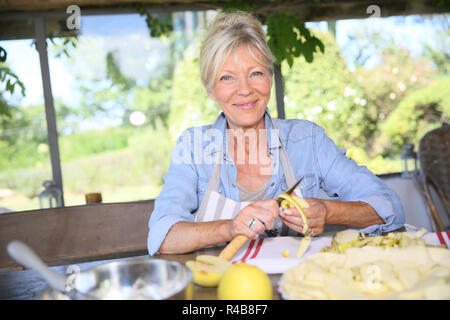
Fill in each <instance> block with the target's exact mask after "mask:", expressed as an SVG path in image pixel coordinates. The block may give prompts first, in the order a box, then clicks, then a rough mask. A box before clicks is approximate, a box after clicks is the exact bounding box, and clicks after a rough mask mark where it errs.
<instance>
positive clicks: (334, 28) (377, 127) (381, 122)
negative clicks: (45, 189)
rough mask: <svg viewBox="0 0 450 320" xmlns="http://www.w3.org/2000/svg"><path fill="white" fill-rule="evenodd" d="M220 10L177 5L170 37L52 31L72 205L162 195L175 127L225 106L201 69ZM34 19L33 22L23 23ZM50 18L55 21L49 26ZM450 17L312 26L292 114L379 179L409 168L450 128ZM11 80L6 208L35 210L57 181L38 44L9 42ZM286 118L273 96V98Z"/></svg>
mask: <svg viewBox="0 0 450 320" xmlns="http://www.w3.org/2000/svg"><path fill="white" fill-rule="evenodd" d="M213 16H214V12H209V11H201V12H194V11H193V12H173V13H170V14H165V15H164V14H162V15H161V17H160V18H162V19H163V20H164V19H166V20H170V21H171V22H172V24H173V31H171V32H169V33H167V34H164V35H163V36H152V34H150V32H149V29H148V27H147V24H146V21H145V17H144V16H142V15H139V14H121V15H102V16H95V15H92V16H86V17H83V18H82V20H81V29H80V32H79V33H78V34H77V36H76V37H75V36H74V37H70V36H69V37H67V36H65V37H62V36H60V35H58V34H57V33H56V34H50V35H49V39H48V41H47V43H48V54H49V64H50V76H51V82H52V90H53V97H54V103H55V110H56V118H57V129H58V133H59V138H58V139H59V150H60V159H61V167H62V177H63V186H64V199H65V205H66V206H67V205H79V204H84V203H85V198H84V195H85V194H86V193H89V192H101V193H102V196H103V202H122V201H135V200H147V199H154V198H156V197H157V196H158V194H159V192H160V189H161V186H162V184H163V182H164V180H163V177H164V174H165V173H166V172H167V168H168V165H169V159H170V151H171V149H172V148H173V147H174V143H175V140H176V138H177V137H178V135H179V134H180V133H181V132H182V131H183V130H184V129H186V128H188V127H191V126H197V125H203V124H209V123H211V122H213V121H214V120H215V119H216V117H217V115H218V114H219V108H218V107H217V106H216V105H215V103H214V102H212V101H211V100H210V99H209V98H208V97H207V95H206V92H205V90H204V88H203V87H202V84H201V81H200V76H199V70H198V51H199V47H200V40H201V39H202V36H203V34H204V32H205V29H206V25H207V23H208V21H210V20H211V18H212V17H213ZM24 23H25V22H24ZM47 23H48V24H51V23H52V21H48V22H47ZM449 23H450V16H449V15H447V14H439V15H414V16H395V17H387V18H370V19H367V18H366V19H352V20H338V21H333V22H327V21H323V22H314V23H307V24H306V25H307V27H308V29H309V30H310V31H311V32H312V33H313V34H314V35H315V36H316V37H317V38H319V39H320V40H321V41H322V43H323V44H324V47H325V51H324V53H317V54H315V55H314V60H313V62H312V63H309V62H307V61H305V58H304V57H298V58H295V59H294V61H293V63H292V66H289V65H288V64H287V62H283V64H282V65H281V70H282V74H283V79H284V88H285V98H284V103H285V112H286V118H296V119H307V120H311V121H314V122H316V123H318V124H320V125H322V126H323V127H325V129H326V132H327V134H328V135H329V136H330V137H331V138H332V139H333V140H334V141H335V142H336V143H337V144H338V146H339V147H340V148H345V149H346V150H347V155H348V156H349V157H350V158H352V159H354V160H355V161H357V163H358V164H360V165H365V166H367V167H368V168H369V169H370V170H372V171H373V172H374V173H376V174H379V175H380V174H387V173H394V172H401V171H402V170H403V162H402V160H401V159H400V154H401V153H402V152H403V145H404V144H405V143H413V144H415V145H416V147H417V143H418V141H419V140H420V138H421V137H422V136H423V135H424V134H425V133H426V132H427V131H429V130H431V129H434V128H437V127H440V126H442V124H444V123H447V124H448V123H449V116H450V90H449V88H450V75H449V57H450V51H449V50H450V45H449V39H450V38H449V35H450V31H449ZM0 46H1V47H2V48H4V49H5V50H6V52H7V53H8V59H7V60H6V61H5V62H3V63H1V64H0V66H1V68H3V69H4V70H9V71H10V72H11V74H12V75H15V76H17V78H14V77H13V76H12V75H9V76H8V77H9V78H7V79H10V80H11V81H10V85H12V83H13V82H14V81H16V82H17V83H18V84H19V83H20V84H21V85H23V90H22V86H19V85H17V86H16V88H15V90H14V93H12V94H11V93H10V91H8V90H7V88H6V86H7V82H6V81H3V82H2V83H1V84H0V108H5V109H7V110H8V112H9V115H8V116H3V117H0V207H6V208H9V209H11V210H14V211H21V210H30V209H36V208H39V201H38V198H37V196H38V194H39V192H40V191H41V190H42V183H43V182H44V181H45V180H51V178H52V170H51V165H50V160H49V159H50V155H49V147H48V141H47V129H46V120H45V111H44V110H45V108H44V100H43V93H42V83H41V80H40V69H39V58H38V54H37V52H36V49H35V44H34V42H33V40H1V41H0ZM269 108H270V110H271V113H272V116H274V117H276V116H277V108H276V101H275V93H273V94H272V99H271V101H270V103H269Z"/></svg>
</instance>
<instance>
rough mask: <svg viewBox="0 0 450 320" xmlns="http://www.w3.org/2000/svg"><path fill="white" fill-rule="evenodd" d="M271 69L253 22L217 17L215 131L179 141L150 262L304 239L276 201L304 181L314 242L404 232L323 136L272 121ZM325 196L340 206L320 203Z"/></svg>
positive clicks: (381, 198)
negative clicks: (236, 244)
mask: <svg viewBox="0 0 450 320" xmlns="http://www.w3.org/2000/svg"><path fill="white" fill-rule="evenodd" d="M273 63H274V57H273V55H272V53H271V51H270V49H269V47H268V45H267V43H266V41H265V34H264V31H263V29H262V26H261V24H260V22H259V21H258V20H257V19H255V18H254V17H253V16H251V15H250V14H247V13H242V12H233V13H219V14H218V15H217V16H216V18H215V19H214V21H213V22H212V24H211V25H210V28H209V30H208V33H207V35H206V39H205V40H204V43H203V46H202V49H201V53H200V71H201V80H202V82H203V84H204V86H205V88H206V91H207V93H208V95H209V97H210V98H211V99H213V100H214V101H215V102H216V103H217V104H218V105H219V107H220V108H221V110H222V112H221V113H220V115H219V116H218V118H217V120H216V122H215V123H214V124H212V125H209V126H202V127H197V128H190V129H188V130H186V131H185V132H184V133H183V134H182V135H181V136H180V137H179V139H178V141H177V145H176V146H175V148H174V150H173V152H172V155H171V163H170V166H169V170H168V173H167V175H166V176H165V177H164V179H165V184H164V186H163V188H162V190H161V193H160V195H159V196H158V198H157V199H156V201H155V207H154V211H153V213H152V215H151V217H150V221H149V229H150V231H149V236H148V251H149V254H150V255H153V254H155V253H169V254H171V253H174V254H175V253H185V252H191V251H193V250H196V249H199V248H203V247H207V246H211V245H216V244H222V243H224V242H227V241H231V240H232V239H233V238H234V237H235V236H237V235H239V234H242V235H245V236H247V237H249V238H253V239H255V238H257V237H258V236H278V235H298V234H299V233H302V231H303V221H302V218H301V216H300V214H299V212H297V210H296V209H290V210H286V211H284V212H280V210H279V207H278V204H277V201H276V200H275V199H276V198H277V196H278V195H279V194H281V193H283V192H285V191H286V190H287V189H288V188H289V187H290V186H292V185H293V184H294V183H295V182H296V180H297V179H299V178H300V177H303V180H302V182H301V184H300V185H299V187H297V189H296V190H295V194H297V195H299V196H302V197H303V198H305V200H306V201H307V202H308V203H309V208H306V209H305V214H306V217H307V219H308V225H309V235H311V236H314V235H319V234H321V233H322V232H323V230H324V226H325V225H327V224H330V225H342V226H348V227H352V228H356V229H359V230H360V232H365V233H368V234H373V235H375V234H380V233H382V232H387V231H392V230H395V229H398V228H400V227H402V226H403V224H404V213H403V209H402V207H401V204H400V201H399V199H398V197H397V195H396V194H395V193H394V192H393V191H392V190H391V189H389V188H388V187H387V186H386V185H385V184H384V183H383V182H382V181H381V179H379V178H378V177H376V176H375V175H374V174H373V173H371V172H370V171H369V170H368V169H367V168H366V167H360V166H358V165H357V164H356V163H355V162H354V161H352V160H350V159H348V158H347V157H346V156H345V150H339V149H338V148H337V146H336V145H335V143H334V142H333V141H332V140H331V139H330V138H329V137H327V135H326V134H325V131H324V129H323V128H322V127H320V126H318V125H316V124H314V123H312V122H309V121H305V120H280V119H274V118H272V117H271V116H270V113H269V110H268V108H267V104H268V102H269V99H270V92H271V87H272V78H273ZM321 188H322V189H323V190H324V191H325V192H326V193H327V194H328V195H329V196H334V195H338V197H339V201H334V200H324V199H319V198H318V196H319V191H320V189H321Z"/></svg>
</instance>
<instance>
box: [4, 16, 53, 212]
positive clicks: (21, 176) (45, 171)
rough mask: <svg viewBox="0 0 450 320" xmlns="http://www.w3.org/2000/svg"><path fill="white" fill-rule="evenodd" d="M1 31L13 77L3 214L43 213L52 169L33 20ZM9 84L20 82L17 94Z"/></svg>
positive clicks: (8, 70)
mask: <svg viewBox="0 0 450 320" xmlns="http://www.w3.org/2000/svg"><path fill="white" fill-rule="evenodd" d="M0 30H2V31H1V33H0V34H1V35H0V39H1V41H0V47H2V48H3V49H5V51H6V52H7V56H6V61H5V62H3V63H0V68H2V70H4V71H5V72H6V73H7V75H6V76H5V77H6V78H5V81H2V82H1V83H0V107H5V108H6V109H7V110H9V113H10V117H0V212H5V211H7V210H6V209H8V210H13V211H22V210H31V209H37V208H39V201H38V200H37V198H36V197H37V195H38V193H39V191H40V189H41V187H42V183H43V182H44V181H45V180H51V178H52V169H51V164H50V154H49V147H48V143H47V125H46V118H45V107H44V99H43V97H44V95H43V92H42V81H41V70H40V66H39V54H38V52H37V50H36V45H35V42H34V41H33V40H32V39H31V37H33V35H34V28H33V21H32V20H18V21H15V22H14V23H11V22H10V21H9V22H2V23H1V26H0ZM5 39H6V40H5ZM8 81H9V83H11V84H13V83H17V84H16V85H15V86H14V92H13V93H12V94H11V92H10V91H9V90H7V88H6V84H7V83H8ZM19 83H20V84H22V85H23V90H22V88H21V86H20V84H19ZM30 199H34V200H33V201H30Z"/></svg>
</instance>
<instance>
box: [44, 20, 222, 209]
mask: <svg viewBox="0 0 450 320" xmlns="http://www.w3.org/2000/svg"><path fill="white" fill-rule="evenodd" d="M208 16H209V13H207V12H174V13H168V14H160V15H152V17H153V18H157V19H159V20H160V21H163V22H166V23H167V22H169V23H172V24H173V30H174V31H173V32H170V33H169V34H168V35H167V36H164V37H152V36H151V34H150V30H149V27H148V26H147V24H146V20H145V18H144V17H143V16H140V15H139V14H117V15H101V16H100V15H95V16H82V18H81V29H80V30H79V31H78V32H77V33H73V34H69V33H67V32H66V33H64V30H62V31H61V30H57V29H56V28H55V26H58V25H59V26H60V25H64V21H60V22H55V21H52V20H48V21H47V31H48V32H49V37H51V38H52V41H50V42H49V49H48V51H49V63H50V74H51V80H52V86H53V88H52V89H53V95H54V101H55V109H56V113H57V121H58V123H57V126H58V131H59V146H60V155H61V164H62V176H63V185H64V200H65V205H66V206H70V205H80V204H84V203H85V195H86V194H87V193H93V192H99V193H101V194H102V200H103V202H121V201H136V200H147V199H152V198H156V197H157V196H158V194H159V192H160V189H161V186H162V184H163V176H164V174H166V172H167V169H168V165H169V160H170V151H171V149H172V148H173V146H174V145H175V140H176V138H177V137H178V135H180V134H181V132H182V130H184V129H186V128H187V127H190V126H194V125H202V124H207V123H212V122H213V121H214V120H215V118H216V117H217V115H218V114H219V108H218V107H217V106H215V104H214V103H213V102H212V101H211V100H210V99H209V97H208V96H207V95H206V92H205V90H204V88H203V86H202V84H201V81H200V76H199V71H198V60H197V59H198V50H199V43H198V40H199V39H200V37H201V35H202V32H204V29H205V28H204V25H205V23H206V21H207V20H208V19H209V18H208Z"/></svg>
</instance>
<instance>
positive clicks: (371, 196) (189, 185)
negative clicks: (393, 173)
mask: <svg viewBox="0 0 450 320" xmlns="http://www.w3.org/2000/svg"><path fill="white" fill-rule="evenodd" d="M274 120H275V122H276V124H277V126H278V130H277V129H275V128H274V127H273V125H272V123H271V119H270V114H269V112H268V110H267V111H266V113H265V125H266V130H267V138H268V139H267V140H268V147H269V156H270V157H271V159H272V168H273V169H274V170H273V172H274V173H273V175H272V177H271V181H270V184H269V190H268V191H267V194H266V196H265V199H269V198H272V199H275V198H276V197H277V196H278V195H279V194H281V193H283V192H285V191H286V190H287V188H288V186H287V184H286V180H285V177H284V173H283V169H282V166H281V165H280V164H279V160H280V159H279V150H280V148H281V143H280V139H279V138H278V135H277V132H278V134H279V136H280V138H281V142H282V144H283V145H284V147H285V149H286V151H287V153H288V157H289V160H290V162H291V165H292V168H293V170H294V173H295V176H296V178H297V179H298V178H299V177H301V176H303V177H304V179H303V180H302V182H301V184H300V189H301V192H302V195H303V197H304V198H318V197H319V190H320V188H322V189H323V190H324V191H325V192H326V193H327V194H328V195H329V196H330V197H333V196H336V195H337V196H338V197H339V200H340V201H363V202H366V203H368V204H369V205H371V206H372V207H373V208H374V209H375V210H376V212H377V214H378V215H379V216H380V217H381V218H382V219H383V221H384V222H385V223H384V224H379V225H371V226H368V227H366V228H364V229H360V230H359V231H360V232H364V233H368V234H370V235H379V234H381V233H382V232H388V231H392V230H395V229H398V228H400V227H402V226H403V224H404V223H405V216H404V213H403V208H402V205H401V203H400V200H399V198H398V196H397V194H396V193H395V192H394V191H393V190H391V189H390V188H389V187H387V186H386V185H385V184H384V182H383V181H382V180H381V179H380V178H378V177H377V176H376V175H374V174H373V173H372V172H371V171H369V170H368V169H367V167H365V166H358V165H357V164H356V162H355V161H353V160H350V159H349V158H347V157H346V155H345V150H344V149H342V150H340V149H339V148H338V147H337V146H336V144H335V143H334V142H333V141H332V140H331V139H330V138H329V137H328V136H327V135H326V134H325V130H324V129H323V128H322V127H321V126H319V125H317V124H314V123H312V122H310V121H306V120H297V119H292V120H280V119H274ZM226 127H227V122H226V118H225V115H224V114H223V112H222V113H221V114H220V115H219V117H218V118H217V120H216V122H215V123H214V124H212V125H208V126H202V127H195V128H189V129H187V130H186V131H184V132H183V134H182V135H181V136H180V137H179V138H178V140H177V144H176V146H175V148H174V149H173V150H172V154H171V162H170V166H169V170H168V173H167V174H166V175H165V176H164V182H165V183H164V186H163V187H162V190H161V193H160V194H159V196H158V198H157V199H156V201H155V206H154V210H153V213H152V214H151V216H150V221H149V229H150V230H149V235H148V239H147V246H148V252H149V254H150V255H153V254H155V253H157V252H158V250H159V247H160V246H161V243H162V241H163V240H164V238H165V236H166V234H167V232H168V231H169V229H170V228H171V227H172V226H173V225H174V224H175V223H177V222H180V221H191V222H193V221H194V219H195V214H196V211H197V210H198V208H199V207H200V204H201V202H202V200H203V196H204V194H205V191H206V188H207V186H208V182H209V178H210V175H211V172H212V167H213V159H214V156H215V154H216V153H217V152H221V153H222V155H223V156H221V157H220V159H221V163H222V166H221V175H220V176H221V183H220V187H219V193H220V194H222V195H223V196H225V197H227V198H231V199H233V200H235V201H240V195H239V190H238V188H237V186H236V176H237V169H236V166H235V164H234V162H233V160H232V158H231V155H230V153H229V152H228V147H227V142H226Z"/></svg>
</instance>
